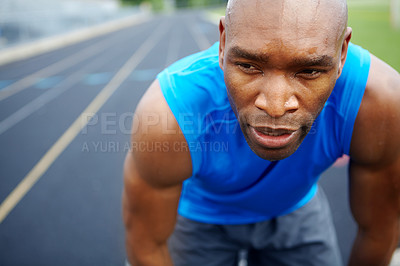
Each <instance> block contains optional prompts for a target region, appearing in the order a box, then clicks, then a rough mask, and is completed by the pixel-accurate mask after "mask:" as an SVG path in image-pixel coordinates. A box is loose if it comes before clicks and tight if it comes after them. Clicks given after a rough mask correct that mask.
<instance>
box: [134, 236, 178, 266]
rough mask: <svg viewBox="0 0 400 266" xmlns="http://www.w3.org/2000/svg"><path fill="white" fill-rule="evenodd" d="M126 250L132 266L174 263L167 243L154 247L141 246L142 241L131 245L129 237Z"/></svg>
mask: <svg viewBox="0 0 400 266" xmlns="http://www.w3.org/2000/svg"><path fill="white" fill-rule="evenodd" d="M139 242H140V241H139ZM126 251H127V257H128V261H129V263H130V265H132V266H172V265H173V263H172V260H171V256H170V254H169V251H168V247H167V244H166V243H164V244H161V245H156V246H155V245H154V246H153V247H152V248H146V247H143V246H141V243H138V244H136V245H134V244H133V245H131V240H129V237H127V239H126Z"/></svg>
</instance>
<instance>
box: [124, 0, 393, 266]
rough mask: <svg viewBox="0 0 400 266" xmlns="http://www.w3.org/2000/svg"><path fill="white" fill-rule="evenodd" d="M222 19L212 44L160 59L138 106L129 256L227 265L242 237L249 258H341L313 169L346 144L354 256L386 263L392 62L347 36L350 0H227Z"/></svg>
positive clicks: (128, 197) (127, 211)
mask: <svg viewBox="0 0 400 266" xmlns="http://www.w3.org/2000/svg"><path fill="white" fill-rule="evenodd" d="M219 28H220V42H219V44H216V45H214V46H213V47H211V48H210V49H208V50H207V51H204V52H201V53H199V54H196V55H192V56H190V57H188V58H185V59H183V60H181V61H179V62H178V63H176V64H174V65H173V66H171V67H169V68H168V69H167V70H165V71H163V72H162V73H161V74H160V75H159V76H158V78H157V80H156V81H155V82H154V83H153V84H152V85H151V86H150V88H149V89H148V91H147V92H146V93H145V95H144V96H143V98H142V100H141V102H140V103H139V105H138V107H137V109H136V118H138V119H135V121H134V123H135V124H134V127H133V128H134V129H135V130H134V132H133V133H132V145H133V148H132V152H130V153H129V154H128V155H127V158H126V162H125V177H124V181H125V190H124V194H123V209H124V222H125V225H126V240H127V242H126V243H127V253H128V259H129V261H130V263H131V264H132V265H157V266H159V265H173V264H174V265H235V263H237V262H236V259H237V252H238V251H239V250H241V249H247V250H248V263H249V265H340V264H341V259H340V256H339V252H338V247H337V242H336V239H335V232H334V229H333V225H332V221H331V218H330V214H329V208H328V205H327V202H326V199H325V197H324V195H323V192H322V191H321V190H320V189H318V187H317V185H316V182H317V180H318V177H319V175H320V174H321V173H322V172H323V171H324V170H326V169H327V168H328V167H329V166H330V165H331V164H332V163H333V162H334V161H335V160H336V159H337V158H339V157H340V156H342V154H349V155H350V156H351V162H350V171H349V172H350V200H351V203H350V204H351V209H352V212H353V215H354V218H355V220H356V221H357V223H358V234H357V238H356V240H355V242H354V246H353V250H352V254H351V258H350V261H349V264H350V265H387V264H388V263H389V262H390V259H391V256H392V253H393V251H394V250H395V248H396V246H397V243H398V238H399V228H400V226H399V217H400V138H399V133H400V123H399V121H400V107H399V105H398V103H399V102H400V77H399V74H398V73H397V72H396V71H394V70H393V69H392V68H391V67H389V66H388V65H386V64H385V63H383V62H382V61H381V60H379V59H378V58H376V57H374V56H373V55H370V54H369V53H368V52H367V51H365V50H363V49H362V48H360V47H358V46H355V45H353V44H351V43H350V38H351V34H352V30H351V28H348V27H347V6H346V2H345V1H344V0H340V1H339V0H320V1H315V0H306V1H298V0H297V1H296V0H286V1H273V0H231V1H230V2H229V3H228V7H227V13H226V18H222V19H221V22H220V27H219ZM345 62H346V64H345ZM149 117H153V118H154V119H153V120H151V119H150V118H149ZM158 119H159V120H158ZM154 121H160V122H159V123H157V125H154V123H153V122H154ZM138 147H140V148H138ZM146 147H147V148H146ZM343 193H346V192H345V191H343ZM178 204H179V208H178ZM177 211H178V213H179V214H178V215H177ZM167 241H168V242H167Z"/></svg>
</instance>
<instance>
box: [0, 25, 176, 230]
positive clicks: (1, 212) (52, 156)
mask: <svg viewBox="0 0 400 266" xmlns="http://www.w3.org/2000/svg"><path fill="white" fill-rule="evenodd" d="M168 27H169V24H168V23H163V24H161V25H160V26H158V27H157V28H156V30H155V31H153V34H151V35H150V37H148V38H147V39H146V41H145V42H143V43H142V45H141V46H140V47H139V49H137V50H136V51H135V52H134V54H133V55H132V56H131V57H130V58H129V60H128V61H127V62H126V63H125V64H124V65H123V66H122V67H121V68H120V69H119V71H118V72H117V74H116V75H115V76H114V77H113V79H112V80H111V81H110V82H109V83H108V84H107V85H106V86H105V87H104V88H103V89H102V90H101V91H100V93H99V94H98V95H97V96H96V97H95V98H94V99H93V101H92V102H91V103H90V104H89V105H88V106H87V107H86V109H85V110H84V111H83V112H82V113H81V114H80V115H79V117H78V118H77V119H76V120H75V121H74V122H73V123H72V125H71V126H70V127H69V128H68V129H67V130H66V131H65V132H64V134H63V135H62V136H61V137H60V138H59V139H58V140H57V141H56V143H54V144H53V146H52V147H51V148H50V149H49V150H48V151H47V152H46V154H45V155H44V156H43V157H42V158H41V159H40V161H39V162H38V163H37V164H36V165H35V166H34V167H33V168H32V170H31V171H30V172H29V173H28V174H27V175H26V176H25V177H24V178H23V180H22V181H21V182H20V183H19V184H18V186H17V187H16V188H15V189H14V190H13V191H12V192H11V193H10V194H9V195H8V196H7V198H6V199H5V200H4V201H3V202H2V203H1V205H0V224H1V223H2V222H3V221H4V219H5V218H6V217H7V216H8V214H9V213H10V212H11V211H12V210H13V209H14V207H15V206H16V205H17V204H18V203H19V202H20V201H21V200H22V198H23V197H24V196H25V195H26V194H27V193H28V192H29V191H30V189H31V188H32V187H33V186H34V185H35V183H36V182H37V181H38V180H39V179H40V178H41V177H42V176H43V174H44V173H45V172H46V171H47V170H48V169H49V167H50V166H51V165H52V164H53V163H54V161H55V160H56V159H57V158H58V157H59V156H60V154H61V153H62V152H63V151H64V150H65V149H66V148H67V147H68V145H69V144H70V143H71V142H72V140H74V138H75V137H76V136H77V135H78V134H79V132H80V131H81V130H82V129H83V128H84V127H85V126H86V125H87V123H88V122H89V119H85V118H87V114H94V113H97V112H98V111H99V110H100V108H101V107H102V106H103V105H104V104H105V103H106V102H107V100H108V99H109V98H110V97H111V95H112V94H113V93H114V92H115V91H116V90H117V89H118V88H119V86H120V85H121V84H122V83H123V82H124V81H125V80H126V79H127V78H128V76H129V74H130V73H131V72H132V71H133V70H134V69H135V68H136V67H137V66H138V64H139V63H140V62H141V61H142V60H143V59H144V58H145V57H146V56H147V54H148V53H149V52H150V51H151V50H152V49H153V48H154V46H155V45H156V44H157V43H158V42H159V41H160V39H161V37H162V36H163V35H164V34H165V32H166V31H167V28H168Z"/></svg>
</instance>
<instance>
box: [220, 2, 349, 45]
mask: <svg viewBox="0 0 400 266" xmlns="http://www.w3.org/2000/svg"><path fill="white" fill-rule="evenodd" d="M261 21H262V23H260V22H261ZM240 25H246V27H248V28H254V27H256V28H257V29H259V30H260V31H265V30H274V31H282V32H283V33H285V32H290V33H291V34H293V37H298V38H307V35H309V34H313V32H315V31H323V32H325V33H326V34H327V35H329V36H327V37H333V38H335V39H336V40H338V39H341V38H340V37H342V36H343V33H344V31H345V29H346V27H347V3H346V0H280V1H277V0H230V1H229V2H228V5H227V10H226V30H227V33H228V34H230V33H232V34H237V32H236V29H242V28H240V27H238V26H240Z"/></svg>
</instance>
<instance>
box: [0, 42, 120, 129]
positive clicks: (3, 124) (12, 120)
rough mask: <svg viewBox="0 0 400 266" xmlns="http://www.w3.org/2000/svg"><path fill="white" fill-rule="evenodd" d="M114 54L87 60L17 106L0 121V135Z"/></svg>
mask: <svg viewBox="0 0 400 266" xmlns="http://www.w3.org/2000/svg"><path fill="white" fill-rule="evenodd" d="M125 41H126V39H120V40H119V42H125ZM119 52H120V51H117V54H118V55H119V54H120V53H119ZM114 56H115V54H113V55H111V56H110V55H108V56H107V57H104V56H99V57H97V58H94V59H93V61H89V62H88V63H86V64H85V65H84V66H83V67H81V68H79V70H78V71H76V72H74V73H72V74H71V75H69V76H67V77H66V78H65V79H64V80H62V81H61V82H60V83H59V84H57V85H55V86H54V88H52V89H50V90H47V91H46V92H44V93H43V94H41V95H39V96H38V97H36V98H35V99H33V100H32V101H30V102H29V103H27V104H25V105H24V106H22V107H21V108H19V109H18V110H17V111H15V112H14V113H12V114H11V115H9V116H8V117H6V118H5V119H3V120H2V121H0V135H1V134H3V133H4V132H6V131H7V130H9V129H10V128H12V127H13V126H15V125H16V124H18V123H19V122H21V121H22V120H24V119H25V118H27V117H28V116H30V115H32V114H33V113H35V112H36V111H38V110H39V109H40V108H42V107H43V106H44V105H46V104H47V103H49V102H51V101H52V100H54V99H56V98H57V97H58V96H60V95H61V94H62V93H64V92H65V91H67V90H69V89H70V88H72V86H74V85H75V84H77V83H78V82H79V81H81V79H82V77H83V75H84V74H85V73H86V72H87V71H88V70H90V69H92V68H94V67H97V66H99V65H102V64H103V63H104V62H107V61H109V60H110V59H111V58H112V57H114Z"/></svg>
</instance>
